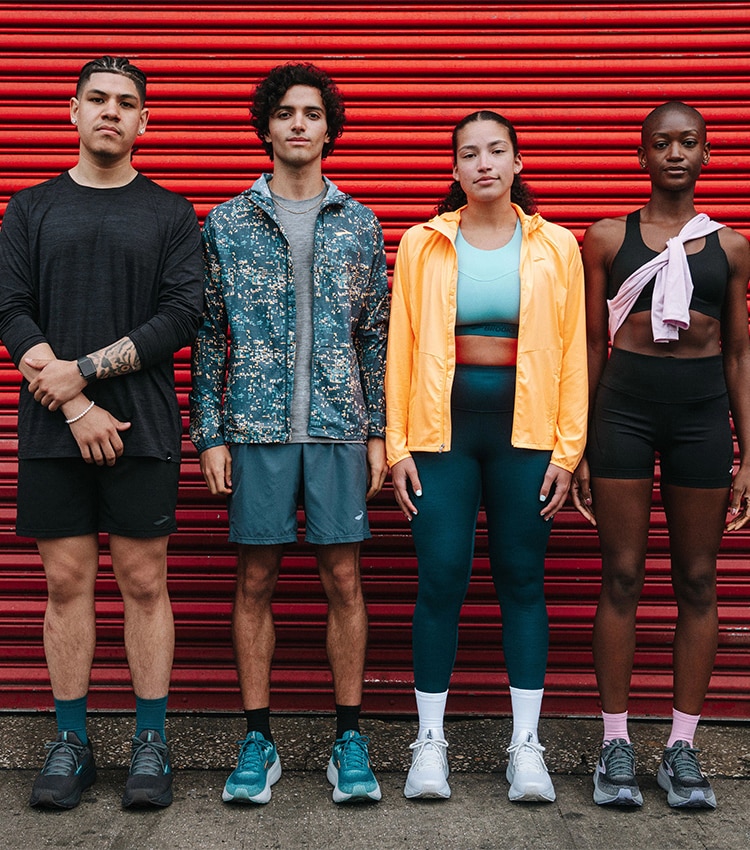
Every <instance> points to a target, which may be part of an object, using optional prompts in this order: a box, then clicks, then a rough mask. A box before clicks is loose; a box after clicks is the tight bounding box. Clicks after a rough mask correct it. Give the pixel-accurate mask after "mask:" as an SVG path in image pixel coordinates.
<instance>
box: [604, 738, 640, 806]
mask: <svg viewBox="0 0 750 850" xmlns="http://www.w3.org/2000/svg"><path fill="white" fill-rule="evenodd" d="M594 802H595V803H596V804H597V805H598V806H642V805H643V794H641V789H640V788H639V787H638V780H637V779H636V778H635V752H634V750H633V745H632V744H631V743H629V742H628V741H626V740H625V739H624V738H613V739H612V740H611V741H607V742H606V744H605V745H604V746H603V747H602V751H601V754H600V755H599V763H598V764H597V766H596V770H595V771H594Z"/></svg>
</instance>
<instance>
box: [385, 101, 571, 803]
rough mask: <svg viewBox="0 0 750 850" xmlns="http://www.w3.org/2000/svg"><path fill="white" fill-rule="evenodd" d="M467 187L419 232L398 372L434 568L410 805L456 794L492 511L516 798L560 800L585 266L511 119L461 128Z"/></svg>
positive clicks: (421, 656)
mask: <svg viewBox="0 0 750 850" xmlns="http://www.w3.org/2000/svg"><path fill="white" fill-rule="evenodd" d="M453 154H454V169H453V177H454V184H453V186H452V187H451V191H450V192H449V194H448V197H447V198H446V199H445V200H444V201H443V202H442V203H441V204H440V206H439V208H438V213H439V215H438V216H437V217H435V218H433V219H432V220H430V221H429V222H427V223H425V224H421V225H418V226H416V227H413V228H411V229H410V230H409V231H407V233H406V234H405V235H404V237H403V239H402V241H401V245H400V247H399V251H398V257H397V260H396V272H395V277H394V283H393V299H392V307H391V324H390V329H389V343H388V356H387V365H386V408H387V424H386V447H387V451H388V461H389V464H390V465H391V468H392V477H393V485H394V490H395V495H396V500H397V502H398V504H399V506H400V508H401V509H402V511H403V512H404V514H405V516H406V517H407V518H408V519H409V520H410V522H411V528H412V532H413V537H414V543H415V546H416V550H417V557H418V562H419V591H418V595H417V603H416V607H415V610H414V621H413V651H414V678H415V691H416V697H417V708H418V712H419V733H418V736H417V740H416V741H415V742H414V743H413V744H412V750H413V757H412V766H411V769H410V770H409V775H408V777H407V780H406V785H405V788H404V794H405V795H406V797H409V798H415V797H438V798H440V797H443V798H445V797H449V796H450V786H449V785H448V781H447V779H448V760H447V754H446V751H447V747H448V744H447V742H446V741H445V736H444V733H443V715H444V711H445V704H446V698H447V694H448V686H449V682H450V677H451V673H452V669H453V664H454V661H455V656H456V647H457V638H458V618H459V614H460V611H461V606H462V604H463V600H464V596H465V594H466V589H467V586H468V582H469V577H470V574H471V565H472V559H473V551H474V536H475V532H476V523H477V515H478V511H479V507H480V504H483V505H484V508H485V511H486V515H487V528H488V538H489V548H490V564H491V570H492V577H493V581H494V584H495V588H496V591H497V595H498V600H499V602H500V606H501V609H502V617H503V649H504V653H505V661H506V666H507V669H508V676H509V679H510V685H511V701H512V707H513V737H512V741H511V744H510V746H509V747H508V752H509V763H508V768H507V771H506V776H507V778H508V781H509V782H510V790H509V793H508V796H509V798H510V799H511V800H548V801H552V800H554V799H555V791H554V788H553V786H552V782H551V780H550V778H549V774H548V772H547V768H546V766H545V763H544V758H543V756H542V753H543V750H544V748H543V747H542V746H541V745H540V744H539V739H538V735H537V725H538V720H539V714H540V711H541V702H542V694H543V688H544V676H545V670H546V664H547V644H548V622H547V609H546V605H545V601H544V556H545V551H546V547H547V540H548V537H549V532H550V525H551V524H550V522H549V520H551V519H552V517H553V516H554V515H555V514H556V513H557V511H558V510H559V509H560V507H561V506H562V504H563V502H564V501H565V498H566V496H567V493H568V489H569V487H570V480H571V476H572V473H573V470H575V468H576V465H577V464H578V461H579V459H580V457H581V454H582V452H583V449H584V444H585V439H586V419H587V375H586V341H585V320H584V295H583V271H582V266H581V259H580V252H579V250H578V245H577V243H576V240H575V238H574V237H573V235H572V234H571V233H570V232H569V231H567V230H565V229H564V228H562V227H559V226H557V225H554V224H551V223H550V222H547V221H544V219H542V217H541V216H539V215H538V214H536V213H535V209H534V201H533V197H532V196H531V193H530V192H529V190H528V188H527V187H526V186H525V185H524V184H523V183H522V182H521V180H520V176H519V175H520V172H521V168H522V160H521V155H520V153H519V151H518V144H517V138H516V133H515V130H514V128H513V126H512V125H511V124H510V122H509V121H508V120H507V119H505V118H504V117H503V116H501V115H498V114H497V113H495V112H489V111H480V112H475V113H472V114H471V115H468V116H466V117H465V118H464V119H463V120H462V121H460V122H459V123H458V124H457V125H456V127H455V129H454V131H453Z"/></svg>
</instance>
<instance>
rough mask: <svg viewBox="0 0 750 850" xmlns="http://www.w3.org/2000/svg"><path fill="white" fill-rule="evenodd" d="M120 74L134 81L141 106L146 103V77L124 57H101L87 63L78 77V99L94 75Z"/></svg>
mask: <svg viewBox="0 0 750 850" xmlns="http://www.w3.org/2000/svg"><path fill="white" fill-rule="evenodd" d="M102 73H103V74H119V75H120V76H121V77H127V78H128V79H129V80H132V81H133V83H134V84H135V87H136V89H137V91H138V97H139V98H140V99H141V105H145V103H146V75H145V74H144V73H143V71H141V69H140V68H136V66H135V65H133V64H131V62H130V61H129V60H128V59H126V58H125V57H124V56H101V57H100V58H99V59H92V60H91V61H90V62H87V63H86V64H85V65H84V66H83V68H81V73H80V74H79V75H78V83H77V84H76V97H78V96H79V95H80V93H81V91H83V87H84V86H85V85H86V83H87V82H88V80H89V78H90V77H91V75H92V74H102Z"/></svg>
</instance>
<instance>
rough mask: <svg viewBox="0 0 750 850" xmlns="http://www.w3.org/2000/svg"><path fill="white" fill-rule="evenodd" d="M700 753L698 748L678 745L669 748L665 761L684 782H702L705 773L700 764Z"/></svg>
mask: <svg viewBox="0 0 750 850" xmlns="http://www.w3.org/2000/svg"><path fill="white" fill-rule="evenodd" d="M699 752H700V750H699V749H698V748H697V747H690V746H681V745H679V744H678V745H675V746H673V747H669V748H668V750H667V753H666V755H665V759H664V760H665V761H667V762H668V763H669V764H670V765H671V767H672V770H673V771H674V772H675V775H676V776H678V777H679V778H680V780H681V781H682V782H700V781H701V780H702V779H703V771H702V770H701V767H700V764H699V763H698V753H699Z"/></svg>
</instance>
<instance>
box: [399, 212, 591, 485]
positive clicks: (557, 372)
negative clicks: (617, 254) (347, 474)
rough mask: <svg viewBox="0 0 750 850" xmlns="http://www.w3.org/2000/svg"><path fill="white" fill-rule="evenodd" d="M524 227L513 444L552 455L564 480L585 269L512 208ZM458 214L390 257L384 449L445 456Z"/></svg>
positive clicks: (562, 244) (576, 431) (415, 230)
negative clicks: (392, 262) (392, 268)
mask: <svg viewBox="0 0 750 850" xmlns="http://www.w3.org/2000/svg"><path fill="white" fill-rule="evenodd" d="M514 207H515V210H516V212H517V214H518V217H519V218H520V220H521V226H522V243H521V264H520V275H521V308H520V318H519V332H518V361H517V371H516V394H515V404H514V410H513V429H512V433H511V443H512V444H513V446H516V447H517V448H528V449H541V450H548V451H549V450H551V451H552V457H551V462H552V463H554V464H555V465H556V466H559V467H562V468H563V469H566V470H568V471H570V472H572V471H573V470H574V469H575V468H576V466H577V465H578V461H579V460H580V459H581V455H582V454H583V450H584V447H585V442H586V422H587V416H588V381H587V370H586V326H585V316H584V288H583V266H582V263H581V255H580V251H579V248H578V244H577V242H576V239H575V237H574V236H573V234H572V233H571V232H570V231H568V230H566V229H565V228H563V227H560V226H559V225H556V224H552V223H551V222H548V221H545V220H544V219H543V218H542V217H541V216H540V215H538V214H535V215H531V216H529V215H526V213H524V212H523V210H522V209H520V207H517V206H515V205H514ZM460 219H461V210H457V211H456V212H449V213H444V214H443V215H441V216H437V217H435V218H433V219H431V220H430V221H428V222H426V223H424V224H419V225H417V226H415V227H412V228H410V229H409V230H408V231H407V232H406V233H405V234H404V236H403V238H402V240H401V244H400V245H399V249H398V255H397V257H396V269H395V274H394V279H393V297H392V302H391V318H390V326H389V332H388V355H387V359H386V377H385V390H386V449H387V453H388V463H389V464H390V465H391V466H393V465H394V464H395V463H397V462H398V461H400V460H403V458H405V457H408V456H409V455H410V453H411V452H440V451H450V446H451V417H450V397H451V388H452V385H453V375H454V372H455V364H456V346H455V336H454V327H455V321H456V285H457V279H458V261H457V257H456V249H455V241H456V234H457V232H458V225H459V222H460Z"/></svg>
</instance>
